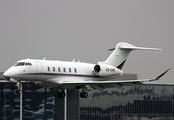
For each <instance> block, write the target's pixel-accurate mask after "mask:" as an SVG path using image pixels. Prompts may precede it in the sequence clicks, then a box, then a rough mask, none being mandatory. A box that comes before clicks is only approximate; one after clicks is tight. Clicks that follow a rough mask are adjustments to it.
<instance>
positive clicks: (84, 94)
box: [80, 92, 88, 98]
mask: <svg viewBox="0 0 174 120" xmlns="http://www.w3.org/2000/svg"><path fill="white" fill-rule="evenodd" d="M80 97H81V98H87V97H88V93H87V92H81V93H80Z"/></svg>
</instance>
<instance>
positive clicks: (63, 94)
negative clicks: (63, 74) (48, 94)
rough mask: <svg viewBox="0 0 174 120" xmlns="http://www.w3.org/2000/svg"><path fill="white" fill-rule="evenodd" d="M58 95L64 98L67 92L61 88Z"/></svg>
mask: <svg viewBox="0 0 174 120" xmlns="http://www.w3.org/2000/svg"><path fill="white" fill-rule="evenodd" d="M57 96H58V97H59V98H64V97H65V96H66V94H65V92H64V91H62V89H61V88H60V89H59V91H58V93H57Z"/></svg>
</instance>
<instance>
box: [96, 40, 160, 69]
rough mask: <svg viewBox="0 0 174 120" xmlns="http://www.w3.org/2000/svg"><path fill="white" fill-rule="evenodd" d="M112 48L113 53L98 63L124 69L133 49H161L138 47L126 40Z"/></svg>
mask: <svg viewBox="0 0 174 120" xmlns="http://www.w3.org/2000/svg"><path fill="white" fill-rule="evenodd" d="M110 50H113V52H112V54H111V55H110V56H109V57H108V58H107V59H106V60H105V61H104V62H99V63H98V64H108V65H112V66H115V67H117V68H118V69H122V67H123V65H124V63H125V62H126V59H127V57H128V55H129V53H130V52H131V51H132V50H161V49H157V48H145V47H136V46H134V45H131V44H129V43H126V42H120V43H118V44H117V45H116V47H115V48H113V49H110Z"/></svg>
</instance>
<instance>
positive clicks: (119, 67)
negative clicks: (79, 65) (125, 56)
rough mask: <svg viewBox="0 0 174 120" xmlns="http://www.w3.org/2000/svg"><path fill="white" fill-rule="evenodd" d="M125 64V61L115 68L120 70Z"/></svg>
mask: <svg viewBox="0 0 174 120" xmlns="http://www.w3.org/2000/svg"><path fill="white" fill-rule="evenodd" d="M125 62H126V60H125V61H123V62H122V63H121V64H120V65H118V66H117V68H118V69H120V70H121V69H122V67H123V65H124V63H125Z"/></svg>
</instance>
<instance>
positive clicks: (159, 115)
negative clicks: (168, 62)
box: [0, 74, 174, 120]
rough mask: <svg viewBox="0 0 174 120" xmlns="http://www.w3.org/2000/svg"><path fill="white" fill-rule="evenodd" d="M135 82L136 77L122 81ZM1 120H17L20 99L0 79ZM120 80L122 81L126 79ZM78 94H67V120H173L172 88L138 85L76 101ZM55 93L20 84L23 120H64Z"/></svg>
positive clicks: (11, 84) (59, 101) (28, 84)
mask: <svg viewBox="0 0 174 120" xmlns="http://www.w3.org/2000/svg"><path fill="white" fill-rule="evenodd" d="M128 76H129V78H130V77H131V78H132V79H135V78H136V77H137V76H136V75H129V74H128V75H126V76H124V77H125V78H127V77H128ZM0 78H1V82H0V120H18V119H19V113H20V111H19V110H20V96H19V95H17V94H16V93H15V90H16V89H17V86H15V83H11V82H4V81H3V77H2V75H1V76H0ZM125 78H122V79H125ZM79 92H80V91H79V90H71V91H68V97H67V105H68V110H67V119H68V120H161V119H163V120H166V119H167V120H173V119H174V85H162V84H161V85H159V84H158V85H157V84H147V85H137V86H135V87H132V86H125V87H124V88H122V89H117V88H112V89H107V90H106V91H105V92H100V91H97V90H93V91H90V92H88V93H89V97H88V98H87V99H84V98H83V99H82V98H80V97H79ZM56 94H57V92H55V91H54V90H53V89H48V88H45V87H42V86H37V85H35V84H31V83H23V120H63V119H64V99H62V98H58V97H57V95H56Z"/></svg>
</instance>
